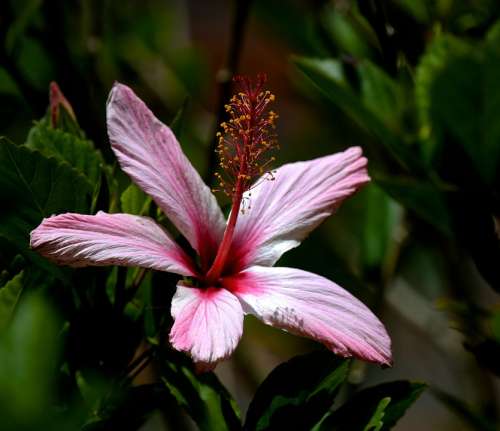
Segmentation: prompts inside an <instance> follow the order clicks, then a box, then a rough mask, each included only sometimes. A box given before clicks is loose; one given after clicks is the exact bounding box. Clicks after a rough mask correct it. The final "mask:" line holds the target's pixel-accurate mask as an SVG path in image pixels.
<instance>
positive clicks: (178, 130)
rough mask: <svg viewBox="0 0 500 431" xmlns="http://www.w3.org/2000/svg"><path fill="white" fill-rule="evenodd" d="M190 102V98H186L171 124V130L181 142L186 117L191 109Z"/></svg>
mask: <svg viewBox="0 0 500 431" xmlns="http://www.w3.org/2000/svg"><path fill="white" fill-rule="evenodd" d="M189 101H190V99H189V97H186V98H185V99H184V102H183V103H182V106H181V107H180V108H179V110H178V111H177V113H176V114H175V117H174V119H173V120H172V122H171V123H170V128H171V129H172V132H174V135H175V136H176V138H177V140H178V141H179V142H182V135H183V132H184V127H185V125H186V115H187V110H188V107H189Z"/></svg>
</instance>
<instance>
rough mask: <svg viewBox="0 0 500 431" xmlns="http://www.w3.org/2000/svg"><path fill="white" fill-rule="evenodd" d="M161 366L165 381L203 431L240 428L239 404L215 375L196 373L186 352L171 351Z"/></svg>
mask: <svg viewBox="0 0 500 431" xmlns="http://www.w3.org/2000/svg"><path fill="white" fill-rule="evenodd" d="M162 365H163V366H162V375H161V379H162V382H163V383H164V385H165V386H166V387H167V388H168V390H169V391H170V393H171V394H172V395H173V396H174V397H175V399H176V400H177V402H178V403H179V405H181V406H182V407H183V408H184V409H185V410H186V411H187V413H188V414H189V415H190V416H191V418H192V419H193V420H194V421H195V422H196V424H197V425H198V426H199V428H200V430H202V431H212V430H218V431H219V430H220V431H225V430H231V431H232V430H238V429H241V421H240V413H239V409H238V406H237V405H236V402H235V401H234V399H233V398H232V397H231V395H230V394H229V392H228V391H227V389H226V388H225V387H224V386H223V385H222V384H221V383H220V381H219V380H218V379H217V377H216V376H215V374H213V373H201V374H197V373H196V372H195V371H194V369H193V365H192V362H191V361H190V360H189V359H188V358H187V357H186V356H185V355H182V354H181V353H178V352H174V351H171V350H170V351H168V352H167V355H165V356H164V357H163V358H162Z"/></svg>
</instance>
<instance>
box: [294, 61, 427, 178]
mask: <svg viewBox="0 0 500 431" xmlns="http://www.w3.org/2000/svg"><path fill="white" fill-rule="evenodd" d="M294 63H295V65H296V66H297V67H298V68H299V69H300V70H301V71H302V72H303V73H304V75H305V76H306V77H307V78H308V79H309V80H310V81H311V82H312V83H313V84H314V85H315V86H316V87H317V88H318V89H319V90H320V91H321V92H322V93H323V94H324V95H325V96H326V98H327V99H328V100H330V101H331V102H333V103H334V104H335V105H336V106H338V107H339V108H341V109H342V110H343V111H345V112H346V113H347V114H348V115H349V116H350V117H352V118H353V119H354V120H355V121H356V122H357V123H358V124H359V125H360V126H362V127H363V128H365V129H366V130H367V131H369V132H370V133H372V134H373V135H374V136H375V137H376V138H378V140H379V142H381V143H382V144H383V146H382V148H383V149H384V150H385V151H386V153H387V154H388V155H389V156H390V157H392V158H393V159H395V160H397V161H398V162H399V163H400V164H401V165H402V166H404V167H405V168H406V169H409V170H420V169H421V167H420V164H419V162H418V160H417V159H416V158H415V157H414V156H413V155H412V154H411V153H410V152H409V150H408V148H407V147H405V144H404V142H403V141H402V140H401V139H400V138H399V137H398V136H397V135H395V134H394V133H393V132H392V131H391V130H390V129H389V128H388V127H387V126H386V125H385V124H384V122H383V121H382V120H381V119H380V118H379V116H378V115H377V114H375V113H374V112H373V111H372V110H371V109H370V108H369V107H368V106H366V105H365V104H364V103H363V100H362V98H361V97H360V96H358V95H357V94H356V93H355V92H354V91H353V90H352V89H351V88H350V87H349V85H348V83H347V81H346V79H345V77H344V74H343V70H342V64H341V63H340V62H339V61H337V60H334V59H322V60H319V59H311V58H300V57H296V58H295V59H294ZM370 70H371V71H372V72H373V68H372V69H370ZM364 73H365V76H368V69H367V68H365V71H364ZM380 73H382V72H380ZM374 75H375V74H374V73H371V75H370V77H371V78H374ZM378 77H380V74H379V75H378ZM379 84H380V83H379ZM379 84H377V85H379ZM386 84H387V82H385V83H384V84H383V85H382V84H380V85H381V86H385V87H386ZM366 85H367V88H366V89H365V94H366V95H367V96H366V97H370V98H371V97H372V96H373V95H374V93H375V88H377V87H374V82H373V80H372V81H371V82H370V84H366ZM376 92H377V93H379V92H380V88H377V89H376ZM371 103H372V102H370V104H371ZM373 103H374V102H373Z"/></svg>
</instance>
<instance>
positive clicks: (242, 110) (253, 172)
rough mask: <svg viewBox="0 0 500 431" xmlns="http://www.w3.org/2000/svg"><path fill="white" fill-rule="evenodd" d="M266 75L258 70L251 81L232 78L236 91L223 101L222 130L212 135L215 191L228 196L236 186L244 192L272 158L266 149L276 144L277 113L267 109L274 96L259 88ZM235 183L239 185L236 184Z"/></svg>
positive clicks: (241, 77)
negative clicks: (215, 160)
mask: <svg viewBox="0 0 500 431" xmlns="http://www.w3.org/2000/svg"><path fill="white" fill-rule="evenodd" d="M266 79H267V78H266V76H265V75H264V74H259V75H258V76H257V79H256V80H255V81H253V80H251V79H250V78H248V77H246V76H236V77H235V78H234V82H236V83H237V84H238V85H239V87H240V92H238V93H237V94H235V95H234V96H233V97H232V98H231V99H230V101H229V103H228V104H227V105H225V109H226V112H227V113H228V114H229V117H230V118H229V120H228V121H225V122H223V123H221V125H220V126H221V129H222V130H221V131H220V132H218V133H217V135H216V136H217V138H218V145H217V149H216V152H217V154H218V155H219V167H220V170H221V173H217V174H216V179H217V183H218V187H216V188H215V191H220V192H223V193H225V194H226V195H227V196H229V197H230V198H232V199H233V198H234V197H235V196H234V193H235V192H236V190H240V191H241V193H244V192H245V191H247V190H250V189H251V188H253V187H254V186H255V185H254V186H252V184H253V183H254V182H255V180H256V179H258V178H260V177H262V175H263V174H265V173H266V171H267V169H268V165H269V164H270V163H271V162H273V161H274V157H270V156H269V152H270V151H271V150H274V149H278V148H279V146H278V142H277V140H276V134H275V132H274V130H275V128H276V120H277V119H278V115H277V114H276V113H275V112H274V111H272V110H269V105H270V104H271V103H273V102H274V101H275V99H276V98H275V96H274V94H272V93H271V92H270V91H268V90H263V86H264V84H265V82H266ZM237 183H240V184H239V186H240V187H236V184H237Z"/></svg>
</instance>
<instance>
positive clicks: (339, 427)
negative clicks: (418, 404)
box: [314, 381, 426, 431]
mask: <svg viewBox="0 0 500 431" xmlns="http://www.w3.org/2000/svg"><path fill="white" fill-rule="evenodd" d="M425 388H426V385H424V384H422V383H412V382H408V381H396V382H390V383H382V384H380V385H377V386H374V387H371V388H367V389H363V390H362V391H360V392H358V393H356V394H355V395H354V396H353V397H352V398H351V399H350V400H349V401H347V402H346V403H345V404H344V405H343V406H341V407H340V408H339V409H337V410H336V411H334V412H333V413H330V414H329V415H328V416H326V417H325V418H324V419H323V420H322V421H321V422H320V423H319V424H318V425H317V426H316V427H315V428H314V431H353V430H363V431H388V430H390V429H391V428H392V427H393V426H394V425H396V423H397V421H398V420H399V419H400V418H401V417H403V415H404V414H405V412H406V410H407V409H408V408H409V407H410V406H411V405H412V404H413V403H414V402H415V400H416V399H417V398H418V397H419V396H420V394H421V393H422V391H423V390H424V389H425Z"/></svg>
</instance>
